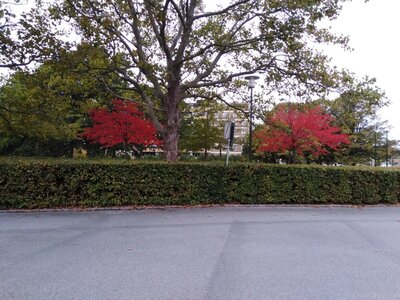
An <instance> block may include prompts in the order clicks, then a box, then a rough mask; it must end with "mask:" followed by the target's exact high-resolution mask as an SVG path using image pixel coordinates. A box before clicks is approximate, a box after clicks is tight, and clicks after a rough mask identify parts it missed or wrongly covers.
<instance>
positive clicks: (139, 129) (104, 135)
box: [82, 99, 160, 148]
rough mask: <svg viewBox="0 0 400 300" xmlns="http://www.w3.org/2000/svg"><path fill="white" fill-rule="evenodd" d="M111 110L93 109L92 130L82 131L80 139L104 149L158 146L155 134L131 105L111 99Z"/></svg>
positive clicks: (152, 127)
mask: <svg viewBox="0 0 400 300" xmlns="http://www.w3.org/2000/svg"><path fill="white" fill-rule="evenodd" d="M112 105H113V107H112V110H108V109H106V108H98V109H93V110H92V111H91V112H90V117H91V119H92V122H93V125H92V127H88V128H85V130H84V132H83V134H82V137H84V138H85V139H87V140H89V141H90V142H92V143H99V144H101V145H102V146H104V147H106V148H110V147H114V146H119V145H121V146H124V147H126V146H129V147H133V148H135V147H137V146H143V147H148V146H151V145H159V144H160V141H159V139H158V138H157V131H156V129H155V128H154V126H153V124H152V123H151V122H150V121H149V120H145V119H144V114H143V112H142V111H140V110H139V109H138V107H137V105H136V104H135V103H133V102H125V101H122V100H118V99H115V100H113V101H112Z"/></svg>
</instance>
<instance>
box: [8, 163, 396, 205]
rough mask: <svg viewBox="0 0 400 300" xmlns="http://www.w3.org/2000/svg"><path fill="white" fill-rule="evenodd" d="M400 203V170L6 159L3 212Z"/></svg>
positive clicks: (241, 164)
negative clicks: (18, 209) (100, 208)
mask: <svg viewBox="0 0 400 300" xmlns="http://www.w3.org/2000/svg"><path fill="white" fill-rule="evenodd" d="M399 202H400V170H388V169H387V168H386V169H383V168H382V169H379V168H376V169H373V168H353V167H321V166H299V165H297V166H296V165H286V166H282V165H267V164H246V163H234V164H231V165H230V166H229V167H225V166H224V164H223V163H217V162H213V163H199V162H197V163H194V162H187V163H177V164H168V163H164V162H146V161H125V160H117V161H115V160H66V159H65V160H61V159H53V160H49V159H47V160H44V159H23V160H21V159H19V160H18V159H5V158H3V159H0V208H1V209H10V208H52V207H74V206H79V207H95V206H120V205H189V204H233V203H242V204H282V203H287V204H356V205H358V204H379V203H399Z"/></svg>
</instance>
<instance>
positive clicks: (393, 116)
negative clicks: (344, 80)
mask: <svg viewBox="0 0 400 300" xmlns="http://www.w3.org/2000/svg"><path fill="white" fill-rule="evenodd" d="M399 12H400V0H370V1H369V2H367V3H364V0H353V1H352V2H348V3H345V4H344V5H343V11H342V13H341V15H340V16H339V18H338V19H337V20H335V21H333V22H331V23H330V24H331V30H332V31H333V32H335V33H342V34H345V35H348V36H349V37H350V46H351V47H352V48H353V49H354V51H353V52H347V51H346V52H344V51H342V50H341V49H339V48H330V49H329V50H327V51H326V52H327V54H328V55H330V56H331V57H333V64H335V65H336V66H338V67H344V68H347V69H349V70H350V71H352V72H354V73H356V75H357V76H358V77H360V78H361V77H363V76H364V75H368V76H369V77H375V78H376V79H377V86H379V87H380V88H381V89H382V90H384V91H385V93H386V96H387V98H388V99H389V100H390V101H391V105H390V107H388V108H385V109H382V111H381V113H380V115H381V119H382V120H388V121H389V124H390V125H391V126H392V128H391V130H390V131H389V138H391V139H397V140H400V115H399V113H400V81H399V79H400V78H399V75H398V74H399V72H400V39H399V37H400V36H399V30H400V17H399Z"/></svg>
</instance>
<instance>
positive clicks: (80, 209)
mask: <svg viewBox="0 0 400 300" xmlns="http://www.w3.org/2000/svg"><path fill="white" fill-rule="evenodd" d="M221 207H228V208H229V207H233V208H254V207H262V208H288V207H289V208H290V207H291V208H301V207H306V208H337V207H342V208H357V209H363V208H381V207H400V204H374V205H351V204H209V205H164V206H163V205H137V206H111V207H66V208H38V209H4V210H1V209H0V214H6V213H31V212H35V213H41V212H43V213H46V212H88V211H131V210H132V211H134V210H171V209H193V208H221Z"/></svg>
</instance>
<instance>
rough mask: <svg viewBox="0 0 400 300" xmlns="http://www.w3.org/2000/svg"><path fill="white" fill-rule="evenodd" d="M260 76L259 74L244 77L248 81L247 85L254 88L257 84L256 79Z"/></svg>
mask: <svg viewBox="0 0 400 300" xmlns="http://www.w3.org/2000/svg"><path fill="white" fill-rule="evenodd" d="M259 78H260V77H259V76H256V75H250V76H246V77H245V78H244V79H246V80H247V81H248V83H247V86H248V87H249V89H252V88H254V87H255V86H256V80H257V79H259Z"/></svg>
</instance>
